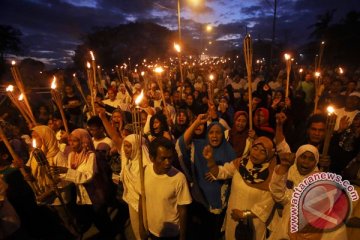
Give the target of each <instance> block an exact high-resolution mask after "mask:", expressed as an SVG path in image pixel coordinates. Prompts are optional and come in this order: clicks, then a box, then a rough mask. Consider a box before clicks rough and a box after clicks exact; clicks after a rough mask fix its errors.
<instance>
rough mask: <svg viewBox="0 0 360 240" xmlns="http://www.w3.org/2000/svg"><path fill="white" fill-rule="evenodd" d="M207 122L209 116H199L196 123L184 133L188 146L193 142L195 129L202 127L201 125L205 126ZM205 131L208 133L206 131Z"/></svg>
mask: <svg viewBox="0 0 360 240" xmlns="http://www.w3.org/2000/svg"><path fill="white" fill-rule="evenodd" d="M206 122H207V115H206V114H199V115H198V116H197V118H196V119H195V121H194V122H193V123H192V124H191V125H190V127H188V128H187V129H186V131H185V133H184V141H185V144H186V145H189V144H190V143H191V140H192V136H193V134H194V132H195V129H196V128H197V127H198V126H200V125H201V124H205V123H206ZM204 131H206V130H205V129H204Z"/></svg>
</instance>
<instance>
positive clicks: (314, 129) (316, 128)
mask: <svg viewBox="0 0 360 240" xmlns="http://www.w3.org/2000/svg"><path fill="white" fill-rule="evenodd" d="M325 128H326V126H325V123H323V122H315V123H312V124H311V125H310V127H309V129H308V131H307V134H308V137H309V142H310V144H313V145H315V146H316V145H319V144H320V143H321V142H322V141H323V140H324V138H325Z"/></svg>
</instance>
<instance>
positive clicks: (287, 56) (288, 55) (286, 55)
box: [284, 53, 291, 61]
mask: <svg viewBox="0 0 360 240" xmlns="http://www.w3.org/2000/svg"><path fill="white" fill-rule="evenodd" d="M284 57H285V60H286V61H288V60H290V58H291V56H290V54H287V53H285V54H284Z"/></svg>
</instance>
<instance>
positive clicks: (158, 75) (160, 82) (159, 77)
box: [154, 67, 170, 116]
mask: <svg viewBox="0 0 360 240" xmlns="http://www.w3.org/2000/svg"><path fill="white" fill-rule="evenodd" d="M154 72H155V73H156V74H157V75H156V76H157V83H158V85H159V88H160V93H161V99H162V102H163V104H164V109H165V111H166V112H167V113H168V109H167V107H166V102H165V95H164V90H163V82H162V79H161V74H162V73H163V72H164V69H163V68H162V67H156V68H155V69H154ZM168 116H170V115H168Z"/></svg>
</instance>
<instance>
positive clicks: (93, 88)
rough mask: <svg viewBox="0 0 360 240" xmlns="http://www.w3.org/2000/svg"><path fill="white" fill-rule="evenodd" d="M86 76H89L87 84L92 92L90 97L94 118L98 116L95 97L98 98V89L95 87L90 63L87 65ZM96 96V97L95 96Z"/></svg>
mask: <svg viewBox="0 0 360 240" xmlns="http://www.w3.org/2000/svg"><path fill="white" fill-rule="evenodd" d="M86 67H87V68H86V74H87V84H88V88H89V91H90V97H91V108H92V113H93V116H95V115H96V112H95V97H96V89H95V86H94V79H93V76H92V74H91V65H90V63H89V62H87V63H86ZM94 95H95V96H94Z"/></svg>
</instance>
